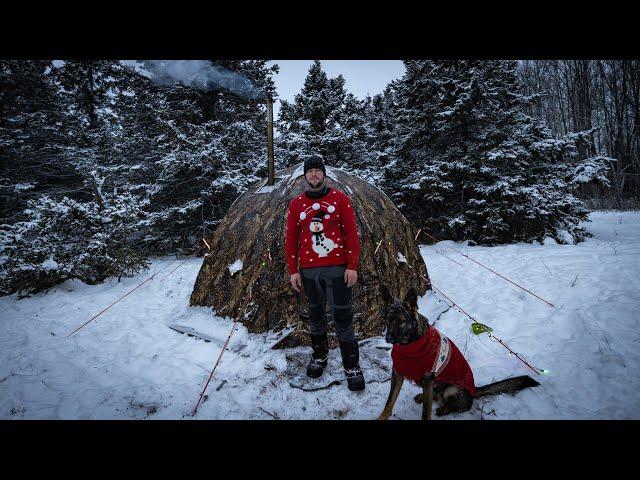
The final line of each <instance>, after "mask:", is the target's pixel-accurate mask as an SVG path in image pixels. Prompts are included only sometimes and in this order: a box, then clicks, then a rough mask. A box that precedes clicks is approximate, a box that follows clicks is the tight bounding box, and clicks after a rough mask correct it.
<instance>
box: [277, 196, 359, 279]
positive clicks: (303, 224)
mask: <svg viewBox="0 0 640 480" xmlns="http://www.w3.org/2000/svg"><path fill="white" fill-rule="evenodd" d="M285 250H286V253H287V264H288V267H289V274H294V273H297V272H299V268H307V267H328V266H331V265H345V264H346V265H347V268H348V269H349V270H357V268H358V261H359V257H360V239H359V238H358V229H357V227H356V215H355V212H354V210H353V207H352V205H351V200H350V199H349V197H348V196H347V195H346V194H344V193H343V192H341V191H339V190H336V189H335V188H329V189H328V193H326V194H325V195H323V196H322V197H320V198H311V197H309V196H308V195H307V193H306V192H305V193H303V194H302V195H299V196H297V197H294V198H293V199H292V200H291V203H290V204H289V212H288V213H287V231H286V235H285ZM298 264H299V267H298Z"/></svg>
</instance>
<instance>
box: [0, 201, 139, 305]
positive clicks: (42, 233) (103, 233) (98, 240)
mask: <svg viewBox="0 0 640 480" xmlns="http://www.w3.org/2000/svg"><path fill="white" fill-rule="evenodd" d="M28 206H29V208H28V209H27V210H26V211H25V214H27V215H28V220H26V221H22V222H18V223H16V224H14V225H2V226H1V227H0V272H1V279H0V293H2V294H10V293H13V292H25V293H33V292H38V291H40V290H43V289H46V288H50V287H52V286H54V285H56V284H58V283H60V282H62V281H64V280H66V279H70V278H78V279H80V280H82V281H84V282H86V283H89V284H94V283H97V282H101V281H103V280H104V279H106V278H108V277H111V276H116V277H118V278H120V277H122V276H128V275H133V274H135V273H137V272H138V271H140V270H142V269H145V268H147V265H148V262H147V260H146V259H145V257H144V256H143V255H142V254H141V253H140V252H138V251H136V250H135V249H134V248H132V247H131V245H132V244H134V242H135V236H136V229H137V223H138V220H139V216H140V205H139V204H138V202H137V201H136V200H135V198H134V197H132V196H130V195H119V196H114V197H105V206H104V208H100V207H99V206H98V205H97V204H96V203H93V202H92V203H81V202H77V201H75V200H72V199H69V198H68V197H64V198H62V199H61V200H56V199H54V198H51V197H49V196H42V197H40V198H39V199H37V200H31V201H29V204H28Z"/></svg>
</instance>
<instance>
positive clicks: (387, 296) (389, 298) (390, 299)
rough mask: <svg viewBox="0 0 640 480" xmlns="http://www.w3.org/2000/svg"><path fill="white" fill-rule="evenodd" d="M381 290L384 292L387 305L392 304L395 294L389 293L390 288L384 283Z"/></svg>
mask: <svg viewBox="0 0 640 480" xmlns="http://www.w3.org/2000/svg"><path fill="white" fill-rule="evenodd" d="M380 292H381V293H382V301H383V302H384V304H385V305H391V304H392V303H393V296H392V295H391V293H389V289H388V288H387V286H386V285H384V284H383V283H381V284H380Z"/></svg>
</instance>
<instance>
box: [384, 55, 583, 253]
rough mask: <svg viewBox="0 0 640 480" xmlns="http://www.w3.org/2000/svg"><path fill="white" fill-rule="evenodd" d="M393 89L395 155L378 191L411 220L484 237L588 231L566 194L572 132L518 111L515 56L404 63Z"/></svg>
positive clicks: (442, 231)
mask: <svg viewBox="0 0 640 480" xmlns="http://www.w3.org/2000/svg"><path fill="white" fill-rule="evenodd" d="M405 66H406V74H405V76H404V77H403V78H402V79H401V80H400V81H399V82H398V83H397V84H396V85H395V86H394V97H395V102H396V105H395V107H394V111H393V114H392V117H393V119H394V121H395V123H396V125H395V128H396V132H395V135H394V150H395V152H394V158H393V159H392V161H391V163H390V165H389V167H388V168H387V169H386V171H385V179H384V188H385V190H386V191H388V192H389V193H390V194H391V196H392V198H393V199H394V200H395V201H396V204H397V205H398V206H399V208H400V209H401V210H402V211H403V213H404V214H405V215H406V216H407V218H408V219H409V220H410V221H412V222H413V223H415V224H416V225H418V226H420V227H422V228H425V229H427V231H430V232H433V234H434V235H436V236H439V237H440V238H451V239H454V240H462V239H471V240H475V241H477V242H480V243H484V244H495V243H503V242H513V241H531V240H534V239H537V240H541V239H542V238H544V237H545V236H546V235H549V236H552V237H554V238H556V239H557V240H559V241H564V238H565V237H566V235H564V234H563V231H567V232H568V233H569V234H570V235H571V236H572V237H573V238H574V239H575V240H580V239H581V238H583V237H584V236H585V235H587V233H586V232H585V231H584V229H582V228H581V227H579V226H578V224H579V222H581V221H583V220H586V219H587V213H588V212H587V211H586V210H585V209H584V208H583V207H582V206H581V204H580V202H579V201H578V200H577V199H576V198H575V197H573V196H572V195H571V194H570V193H569V189H570V185H569V184H568V183H567V164H566V163H563V160H565V159H566V158H571V157H572V156H575V154H576V148H575V139H572V138H564V139H555V138H553V137H552V135H551V133H550V132H549V130H548V129H547V128H546V127H545V126H544V125H543V124H542V123H540V122H537V121H534V120H533V119H532V118H531V117H529V116H527V115H526V114H524V113H523V111H524V106H525V102H526V98H525V97H524V96H522V95H521V94H520V90H519V84H518V80H517V74H516V70H515V62H511V61H458V60H447V61H407V62H405Z"/></svg>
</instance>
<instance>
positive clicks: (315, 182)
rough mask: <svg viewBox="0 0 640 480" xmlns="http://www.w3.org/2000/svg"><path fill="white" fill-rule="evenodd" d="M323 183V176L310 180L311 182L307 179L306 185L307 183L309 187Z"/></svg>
mask: <svg viewBox="0 0 640 480" xmlns="http://www.w3.org/2000/svg"><path fill="white" fill-rule="evenodd" d="M305 180H306V179H305ZM323 183H324V178H323V179H322V180H312V181H311V182H310V181H309V180H307V185H309V186H310V187H311V188H319V187H321V186H322V184H323Z"/></svg>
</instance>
